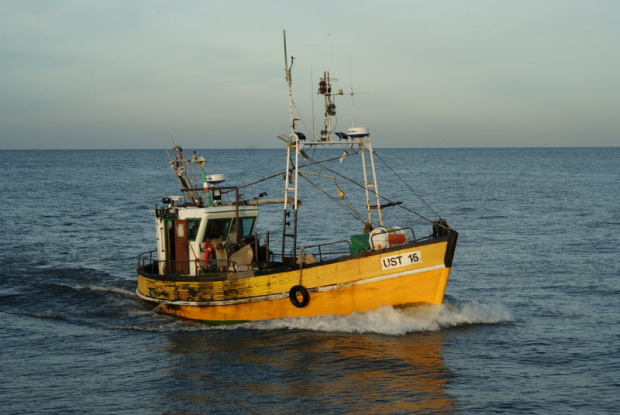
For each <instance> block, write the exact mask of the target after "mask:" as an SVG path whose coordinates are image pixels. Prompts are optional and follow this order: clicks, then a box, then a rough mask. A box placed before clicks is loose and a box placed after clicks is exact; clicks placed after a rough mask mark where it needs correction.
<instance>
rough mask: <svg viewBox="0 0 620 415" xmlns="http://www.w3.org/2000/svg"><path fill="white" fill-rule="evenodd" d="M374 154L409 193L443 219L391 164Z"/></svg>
mask: <svg viewBox="0 0 620 415" xmlns="http://www.w3.org/2000/svg"><path fill="white" fill-rule="evenodd" d="M374 153H375V155H376V156H377V158H378V159H379V160H381V162H382V163H383V164H384V165H385V166H386V167H387V168H388V169H390V171H391V172H392V174H394V176H396V177H398V180H400V181H401V182H402V183H403V184H404V185H405V186H406V187H407V189H409V191H410V192H411V193H413V194H414V195H415V196H416V197H417V198H418V199H420V200H421V201H422V203H424V204H425V205H426V207H427V208H429V209H430V211H431V212H433V213H434V214H435V216H437V217H438V218H439V219H441V216H440V215H439V213H437V212H436V211H435V209H433V208H432V207H431V205H429V204H428V203H427V202H426V200H424V199H423V198H422V196H420V195H419V194H417V193H416V192H415V190H413V189H412V188H411V186H409V184H408V183H407V182H406V181H405V180H403V178H402V177H400V176H399V175H398V173H396V172H395V171H394V169H392V167H390V165H389V164H387V163H386V162H385V160H383V159H382V158H381V156H380V155H379V154H377V152H376V151H375V152H374Z"/></svg>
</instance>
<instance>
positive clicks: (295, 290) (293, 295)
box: [288, 285, 310, 308]
mask: <svg viewBox="0 0 620 415" xmlns="http://www.w3.org/2000/svg"><path fill="white" fill-rule="evenodd" d="M299 295H301V301H299V297H298V296H299ZM288 298H289V299H290V300H291V303H292V304H293V305H294V306H295V307H299V308H304V307H305V306H307V305H308V303H310V294H309V293H308V290H306V288H305V287H304V286H303V285H294V286H292V287H291V289H290V291H289V292H288Z"/></svg>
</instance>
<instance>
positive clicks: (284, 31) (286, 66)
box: [282, 30, 288, 69]
mask: <svg viewBox="0 0 620 415" xmlns="http://www.w3.org/2000/svg"><path fill="white" fill-rule="evenodd" d="M282 36H283V38H284V69H288V56H287V54H286V30H283V31H282Z"/></svg>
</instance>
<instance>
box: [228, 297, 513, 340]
mask: <svg viewBox="0 0 620 415" xmlns="http://www.w3.org/2000/svg"><path fill="white" fill-rule="evenodd" d="M513 320H514V318H513V316H512V313H511V312H510V311H509V310H508V309H507V308H506V307H505V306H503V305H501V304H484V303H480V302H477V301H472V302H467V303H461V304H455V303H450V302H444V304H442V305H420V306H412V307H408V308H398V309H395V308H393V307H381V308H379V309H377V310H374V311H369V312H365V313H357V312H356V313H352V314H349V315H347V316H334V315H330V316H320V317H309V318H283V319H278V320H268V321H258V322H252V323H246V324H242V325H241V326H242V327H244V328H252V329H258V330H274V329H300V330H313V331H323V332H341V333H379V334H388V335H404V334H406V333H412V332H423V331H438V330H441V329H442V328H447V327H455V326H462V325H469V324H493V323H504V322H510V321H513ZM238 327H239V326H238Z"/></svg>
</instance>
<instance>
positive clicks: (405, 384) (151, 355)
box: [0, 148, 620, 415]
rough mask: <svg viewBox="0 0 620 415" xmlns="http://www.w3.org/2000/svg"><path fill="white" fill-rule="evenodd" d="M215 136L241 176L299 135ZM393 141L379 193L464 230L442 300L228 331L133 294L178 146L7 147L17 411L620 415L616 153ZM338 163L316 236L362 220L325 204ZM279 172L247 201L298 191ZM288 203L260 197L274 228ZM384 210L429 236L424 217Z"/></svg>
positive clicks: (4, 274) (9, 300) (6, 273)
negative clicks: (264, 143)
mask: <svg viewBox="0 0 620 415" xmlns="http://www.w3.org/2000/svg"><path fill="white" fill-rule="evenodd" d="M201 153H202V154H203V155H204V156H205V157H206V158H207V160H208V164H207V170H208V172H209V173H210V174H212V173H221V174H225V175H226V176H227V178H228V180H227V182H225V184H227V185H233V184H245V183H251V182H254V181H259V180H260V178H261V177H265V176H269V175H271V174H275V173H277V172H279V171H281V170H283V166H284V164H283V163H284V161H285V154H284V151H283V150H241V151H234V150H215V151H202V152H201ZM377 155H378V156H379V157H380V159H378V165H377V169H378V174H379V178H380V182H379V185H380V187H379V190H380V192H381V193H382V194H386V195H388V196H389V198H390V200H394V201H404V202H405V203H406V204H407V205H408V206H409V207H410V208H411V209H412V210H414V211H415V212H417V213H419V214H420V216H421V217H423V218H430V219H434V218H435V217H436V216H435V213H439V214H441V216H442V217H444V218H445V219H446V220H447V221H448V222H449V224H450V225H451V226H453V227H454V228H455V229H457V230H458V231H459V242H458V246H457V250H456V255H455V259H454V267H453V270H452V273H451V276H450V282H449V284H448V289H447V293H446V298H445V302H444V304H443V305H441V306H420V307H411V308H404V309H394V308H392V307H384V308H381V309H378V310H376V311H372V312H368V313H354V314H351V315H348V316H325V317H317V318H300V319H281V320H273V321H264V322H254V323H247V324H241V325H237V326H228V327H211V326H206V325H203V324H200V323H195V322H188V321H183V320H179V319H176V318H173V317H171V316H167V315H163V314H161V313H158V311H157V309H155V308H153V307H152V306H150V305H148V304H144V303H142V302H140V301H139V300H138V298H137V297H136V295H135V286H136V275H135V269H136V265H137V260H136V256H137V255H138V254H139V253H141V252H144V251H149V250H152V249H154V248H155V240H154V217H153V209H154V207H155V205H156V204H157V203H160V204H161V198H162V197H166V196H169V195H175V194H178V193H179V192H178V189H179V187H180V186H179V184H178V183H177V182H176V179H175V177H174V175H173V173H172V171H171V170H170V168H169V167H168V159H167V156H166V154H165V152H163V151H159V150H147V151H0V181H1V194H2V197H1V207H0V238H1V243H0V327H1V329H0V373H1V376H0V379H2V382H1V383H0V413H2V414H5V415H6V414H57V413H58V414H60V413H62V414H80V413H88V414H94V413H97V414H195V413H215V414H218V413H221V414H230V413H243V414H246V413H275V414H289V413H330V414H353V413H356V414H357V413H375V414H408V413H431V414H471V413H528V414H530V413H531V414H556V413H578V414H608V413H616V412H617V411H618V408H619V407H620V380H619V379H620V350H619V348H620V317H619V316H620V281H619V277H620V276H619V275H618V274H619V269H620V255H619V250H618V246H619V242H620V237H619V236H618V235H619V234H620V207H619V206H620V197H619V195H620V184H619V183H620V149H619V148H536V149H379V150H377ZM321 156H323V154H315V155H314V157H316V158H320V157H321ZM381 161H385V162H386V163H385V164H386V165H383V163H382V162H381ZM348 163H350V159H349V157H347V158H345V159H344V160H343V163H342V165H341V167H344V168H345V169H348V168H350V169H351V171H353V167H357V165H355V166H353V161H351V166H349V165H348ZM392 172H394V173H396V174H397V176H398V177H397V178H393V177H391V176H388V173H392ZM323 176H326V177H319V176H308V179H309V180H308V181H304V183H306V184H304V186H305V187H304V191H305V190H307V189H309V188H311V187H314V185H311V184H310V182H311V181H312V182H314V184H319V185H320V187H321V188H322V189H325V191H326V194H325V195H324V196H325V197H319V198H309V199H304V198H303V196H302V200H304V205H303V206H302V208H301V210H300V216H302V219H306V218H309V219H310V220H309V221H307V222H302V221H301V220H300V227H301V228H300V230H301V232H302V233H303V234H304V235H307V238H309V240H310V242H312V241H320V240H324V239H327V240H330V239H341V238H343V237H347V236H348V234H345V235H343V234H342V233H343V232H354V233H361V230H362V224H358V223H357V222H356V218H355V215H354V214H350V215H348V214H345V217H344V218H342V217H341V216H339V212H340V210H339V209H340V208H339V207H338V206H335V205H332V204H331V203H329V202H331V198H330V193H332V194H336V189H337V188H342V189H343V190H344V188H345V187H346V181H345V180H344V179H343V178H341V177H340V176H337V175H335V174H333V173H331V172H323ZM399 178H400V179H399ZM381 179H383V180H381ZM401 179H402V180H401ZM282 184H283V182H282V179H281V176H276V178H275V179H274V180H272V181H269V182H261V183H259V184H257V185H255V186H251V187H250V188H247V189H245V190H244V192H246V195H245V196H246V198H254V197H257V196H258V194H259V193H260V192H262V191H265V190H264V189H267V192H268V193H269V196H268V197H281V195H282V189H281V187H282ZM353 187H355V186H353ZM412 191H414V192H415V193H416V194H417V196H420V197H421V198H422V199H423V200H424V202H420V201H419V200H418V199H417V198H416V197H414V195H413V193H412ZM345 192H346V193H347V199H346V200H350V201H351V202H352V204H353V202H357V201H359V200H357V199H355V196H353V193H352V192H353V189H352V190H349V188H347V189H346V190H345ZM349 192H351V193H349ZM349 195H350V196H349ZM346 200H345V201H346ZM341 203H342V200H341ZM345 207H346V206H345ZM281 212H282V211H281V207H277V206H266V207H264V208H263V210H262V213H261V218H260V225H259V229H258V231H259V232H265V231H266V230H269V229H270V228H272V229H271V230H272V231H273V227H275V226H278V225H279V224H280V223H281V222H282V213H281ZM384 213H385V215H386V225H389V226H392V225H401V226H403V225H404V226H410V225H411V226H415V229H416V235H417V236H425V235H426V234H428V233H429V232H430V226H429V225H428V223H427V222H426V221H425V220H424V219H423V218H421V217H420V216H416V215H414V216H415V218H416V220H412V219H411V215H409V214H408V213H407V212H406V211H403V210H402V209H399V208H397V207H391V208H388V209H386V210H385V211H384ZM351 229H353V231H351ZM272 237H273V238H274V240H277V232H275V233H274V234H272ZM302 238H303V237H302Z"/></svg>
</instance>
